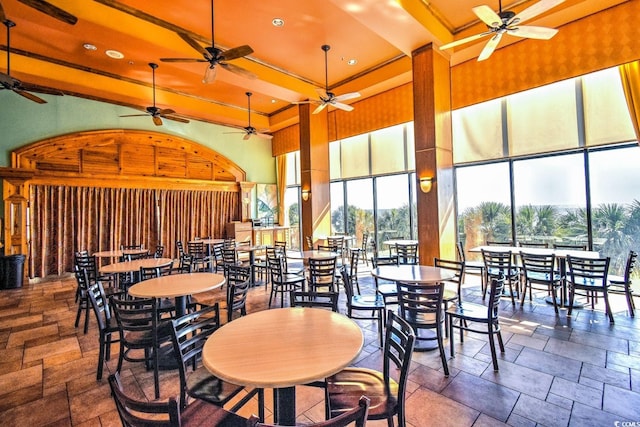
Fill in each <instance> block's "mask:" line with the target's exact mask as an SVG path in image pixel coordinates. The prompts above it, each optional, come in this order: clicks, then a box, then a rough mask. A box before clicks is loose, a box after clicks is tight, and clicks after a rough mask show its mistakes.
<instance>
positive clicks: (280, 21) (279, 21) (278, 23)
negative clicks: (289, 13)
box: [271, 18, 284, 27]
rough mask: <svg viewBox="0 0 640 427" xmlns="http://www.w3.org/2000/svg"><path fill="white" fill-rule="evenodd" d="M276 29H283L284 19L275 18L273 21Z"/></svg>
mask: <svg viewBox="0 0 640 427" xmlns="http://www.w3.org/2000/svg"><path fill="white" fill-rule="evenodd" d="M271 23H272V24H273V26H274V27H282V26H283V25H284V19H282V18H273V20H272V21H271Z"/></svg>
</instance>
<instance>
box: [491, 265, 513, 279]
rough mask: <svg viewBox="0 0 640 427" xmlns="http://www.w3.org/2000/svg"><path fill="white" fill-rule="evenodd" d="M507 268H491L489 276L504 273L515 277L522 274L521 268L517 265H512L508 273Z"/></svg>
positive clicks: (509, 276)
mask: <svg viewBox="0 0 640 427" xmlns="http://www.w3.org/2000/svg"><path fill="white" fill-rule="evenodd" d="M505 270H506V268H489V269H488V270H487V274H489V276H499V275H500V273H502V274H504V275H505V276H507V277H508V278H514V277H518V276H519V275H520V270H519V269H518V268H517V267H511V270H509V272H508V273H507V271H505Z"/></svg>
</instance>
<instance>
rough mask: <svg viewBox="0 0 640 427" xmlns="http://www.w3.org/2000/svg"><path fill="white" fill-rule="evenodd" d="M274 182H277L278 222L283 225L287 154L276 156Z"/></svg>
mask: <svg viewBox="0 0 640 427" xmlns="http://www.w3.org/2000/svg"><path fill="white" fill-rule="evenodd" d="M276 162H277V166H276V167H277V169H276V182H277V183H278V207H279V208H278V224H280V225H284V218H285V217H284V214H285V212H284V211H285V209H284V192H285V190H286V189H287V155H286V154H281V155H279V156H277V157H276Z"/></svg>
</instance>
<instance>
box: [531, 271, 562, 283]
mask: <svg viewBox="0 0 640 427" xmlns="http://www.w3.org/2000/svg"><path fill="white" fill-rule="evenodd" d="M526 278H527V279H529V280H533V281H534V282H545V283H546V282H549V273H542V272H537V271H530V272H527V275H526ZM552 280H553V283H554V284H555V285H556V286H560V281H561V280H562V276H560V274H556V273H554V274H553V279H552Z"/></svg>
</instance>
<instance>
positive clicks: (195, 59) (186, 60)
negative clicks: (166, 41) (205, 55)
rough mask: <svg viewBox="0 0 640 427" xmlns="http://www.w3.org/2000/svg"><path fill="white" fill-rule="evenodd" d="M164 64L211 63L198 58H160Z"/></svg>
mask: <svg viewBox="0 0 640 427" xmlns="http://www.w3.org/2000/svg"><path fill="white" fill-rule="evenodd" d="M160 61H162V62H209V61H207V60H206V59H198V58H160Z"/></svg>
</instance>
